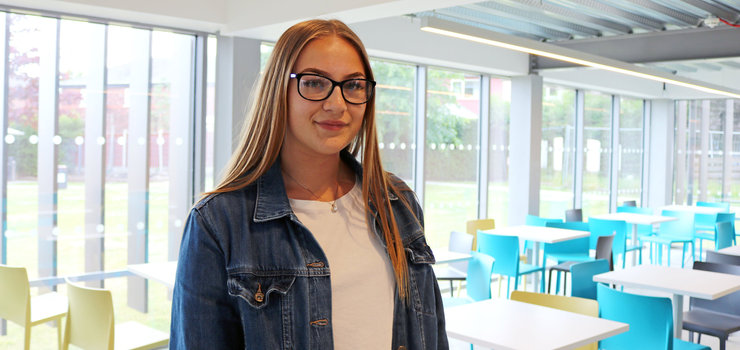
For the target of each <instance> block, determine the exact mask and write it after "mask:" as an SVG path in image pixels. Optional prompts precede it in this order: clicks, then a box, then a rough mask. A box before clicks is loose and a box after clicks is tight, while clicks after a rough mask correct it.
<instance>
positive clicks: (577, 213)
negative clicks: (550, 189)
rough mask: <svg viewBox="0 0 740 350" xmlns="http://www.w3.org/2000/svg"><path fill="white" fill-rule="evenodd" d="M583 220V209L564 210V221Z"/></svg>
mask: <svg viewBox="0 0 740 350" xmlns="http://www.w3.org/2000/svg"><path fill="white" fill-rule="evenodd" d="M571 221H583V209H580V208H579V209H568V210H566V211H565V222H571Z"/></svg>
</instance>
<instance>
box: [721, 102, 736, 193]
mask: <svg viewBox="0 0 740 350" xmlns="http://www.w3.org/2000/svg"><path fill="white" fill-rule="evenodd" d="M734 115H735V101H734V100H731V99H728V100H726V101H725V120H724V122H725V127H724V129H725V133H724V134H725V135H724V136H725V142H724V149H723V150H722V201H723V202H727V201H729V200H730V198H732V195H731V193H730V191H731V190H732V188H731V184H732V170H733V169H732V143H733V141H732V133H733V126H734V125H733V119H734Z"/></svg>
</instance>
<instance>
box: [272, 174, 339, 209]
mask: <svg viewBox="0 0 740 350" xmlns="http://www.w3.org/2000/svg"><path fill="white" fill-rule="evenodd" d="M283 174H285V175H287V176H288V177H289V178H290V179H291V180H293V182H295V183H297V184H298V186H301V187H303V189H304V190H306V191H308V193H310V194H311V195H312V196H313V197H314V198H315V199H316V200H317V201H320V200H321V199H320V197H319V196H317V195H316V193H313V191H311V189H309V188H308V187H306V185H304V184H302V183H301V182H300V181H298V180H296V178H294V177H292V176H290V174H288V172H287V171H285V170H283ZM338 196H339V171H337V187H336V188H335V189H334V200H333V201H330V202H329V204H331V212H332V213H336V212H337V211H339V208H338V207H337V197H338Z"/></svg>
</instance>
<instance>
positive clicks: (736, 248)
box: [717, 245, 740, 256]
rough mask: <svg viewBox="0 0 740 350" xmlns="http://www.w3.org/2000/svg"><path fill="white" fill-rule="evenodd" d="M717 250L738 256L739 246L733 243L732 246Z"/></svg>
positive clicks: (739, 252) (739, 253) (739, 254)
mask: <svg viewBox="0 0 740 350" xmlns="http://www.w3.org/2000/svg"><path fill="white" fill-rule="evenodd" d="M717 252H719V253H722V254H727V255H737V256H740V246H737V245H734V246H732V247H727V248H722V249H720V250H718V251H717Z"/></svg>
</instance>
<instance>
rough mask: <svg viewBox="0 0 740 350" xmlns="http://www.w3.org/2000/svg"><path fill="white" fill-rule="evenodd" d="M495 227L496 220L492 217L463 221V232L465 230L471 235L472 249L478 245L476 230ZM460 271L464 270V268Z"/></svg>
mask: <svg viewBox="0 0 740 350" xmlns="http://www.w3.org/2000/svg"><path fill="white" fill-rule="evenodd" d="M495 228H496V221H494V220H493V219H476V220H468V221H467V222H466V223H465V232H467V233H468V234H469V235H471V236H473V250H476V249H477V248H476V247H478V241H477V239H478V237H477V233H478V230H493V229H495ZM462 271H465V270H464V269H463V270H462Z"/></svg>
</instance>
